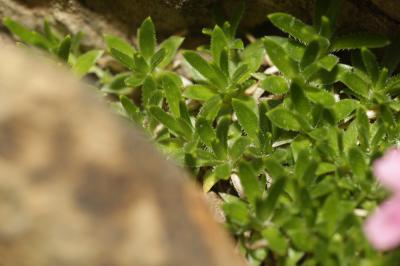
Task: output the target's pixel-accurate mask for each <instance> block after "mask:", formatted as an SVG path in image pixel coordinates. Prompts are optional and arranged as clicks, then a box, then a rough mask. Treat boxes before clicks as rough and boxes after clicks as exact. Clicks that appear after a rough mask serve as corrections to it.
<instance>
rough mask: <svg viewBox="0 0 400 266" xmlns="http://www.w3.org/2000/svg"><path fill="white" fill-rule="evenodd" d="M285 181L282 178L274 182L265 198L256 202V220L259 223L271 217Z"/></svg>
mask: <svg viewBox="0 0 400 266" xmlns="http://www.w3.org/2000/svg"><path fill="white" fill-rule="evenodd" d="M285 184H286V181H285V179H284V178H278V179H276V180H274V183H273V184H272V186H271V188H270V189H269V190H268V192H267V198H266V199H263V200H259V201H257V205H256V212H257V218H259V219H260V220H261V221H266V220H268V219H269V218H270V216H271V215H272V213H273V211H274V209H275V206H276V204H277V203H278V199H279V196H280V195H281V194H282V192H283V191H284V188H285Z"/></svg>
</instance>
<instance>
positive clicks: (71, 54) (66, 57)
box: [3, 18, 103, 76]
mask: <svg viewBox="0 0 400 266" xmlns="http://www.w3.org/2000/svg"><path fill="white" fill-rule="evenodd" d="M3 25H4V26H6V27H7V29H8V30H9V31H10V32H11V33H13V34H14V35H15V36H17V37H18V38H19V39H20V40H21V41H22V43H25V44H28V45H31V46H34V47H38V48H40V49H43V50H45V51H47V52H49V53H51V54H53V55H54V56H55V57H57V58H58V59H59V60H61V61H63V62H65V63H67V64H68V65H70V66H71V68H72V70H73V71H74V72H75V73H76V74H77V75H78V76H84V75H86V74H87V73H89V72H90V71H91V70H92V69H93V66H94V65H95V63H96V61H97V59H99V58H100V57H101V56H102V54H103V52H102V51H101V50H91V51H89V52H87V53H84V54H80V52H81V50H80V40H81V38H82V37H83V35H82V33H78V34H76V35H73V36H71V35H66V36H64V37H62V36H61V35H60V34H59V33H57V32H55V31H54V30H53V29H52V27H51V26H50V24H49V23H48V22H47V21H45V22H44V24H43V31H44V33H43V34H42V33H40V32H38V31H32V30H30V29H29V28H27V27H25V26H23V25H21V24H19V23H18V22H16V21H14V20H12V19H11V18H4V19H3Z"/></svg>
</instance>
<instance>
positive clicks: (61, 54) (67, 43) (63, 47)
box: [57, 35, 72, 62]
mask: <svg viewBox="0 0 400 266" xmlns="http://www.w3.org/2000/svg"><path fill="white" fill-rule="evenodd" d="M71 44H72V43H71V36H70V35H67V36H66V37H65V38H64V39H63V40H62V41H61V43H60V44H59V45H58V47H57V56H58V58H60V59H61V60H62V61H64V62H68V58H69V53H70V51H71Z"/></svg>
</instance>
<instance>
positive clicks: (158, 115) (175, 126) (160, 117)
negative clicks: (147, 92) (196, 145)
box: [149, 106, 191, 139]
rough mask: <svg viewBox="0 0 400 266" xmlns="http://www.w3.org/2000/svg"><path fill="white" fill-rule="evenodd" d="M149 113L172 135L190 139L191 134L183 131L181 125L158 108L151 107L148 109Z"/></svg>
mask: <svg viewBox="0 0 400 266" xmlns="http://www.w3.org/2000/svg"><path fill="white" fill-rule="evenodd" d="M149 111H150V113H151V115H152V116H154V118H155V119H157V121H159V122H160V123H161V124H163V125H164V126H166V127H167V128H168V129H169V130H170V131H171V132H172V133H173V134H174V135H176V136H184V137H185V138H187V139H190V138H191V133H190V132H186V131H184V130H183V129H182V125H181V124H180V123H179V122H178V121H177V120H176V119H175V118H174V117H172V116H171V115H169V114H167V113H166V112H164V110H162V109H161V108H160V107H158V106H152V107H150V108H149Z"/></svg>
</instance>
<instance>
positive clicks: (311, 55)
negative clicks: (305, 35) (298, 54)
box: [300, 40, 320, 69]
mask: <svg viewBox="0 0 400 266" xmlns="http://www.w3.org/2000/svg"><path fill="white" fill-rule="evenodd" d="M319 53H320V46H319V42H318V41H317V40H315V41H312V42H310V43H309V44H308V45H307V47H306V50H305V52H304V55H303V58H302V59H301V61H300V68H301V69H304V68H306V67H307V66H308V65H310V64H312V63H314V62H315V61H316V60H317V59H318V56H319Z"/></svg>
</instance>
